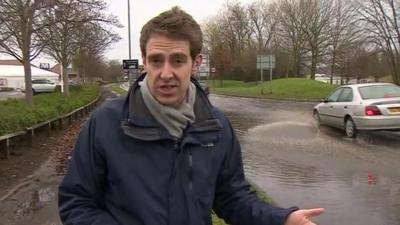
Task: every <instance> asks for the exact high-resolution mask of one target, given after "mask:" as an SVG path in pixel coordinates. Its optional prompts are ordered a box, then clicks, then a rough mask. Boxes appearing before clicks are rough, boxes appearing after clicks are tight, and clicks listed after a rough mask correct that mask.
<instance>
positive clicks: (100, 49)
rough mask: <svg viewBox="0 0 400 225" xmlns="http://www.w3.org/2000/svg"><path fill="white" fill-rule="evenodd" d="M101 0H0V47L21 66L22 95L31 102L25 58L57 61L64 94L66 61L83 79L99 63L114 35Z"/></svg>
mask: <svg viewBox="0 0 400 225" xmlns="http://www.w3.org/2000/svg"><path fill="white" fill-rule="evenodd" d="M106 11H107V4H106V2H105V1H104V0H0V30H1V32H0V53H3V54H8V55H11V56H13V57H15V58H16V59H18V60H19V61H20V62H21V63H22V64H23V65H24V70H25V88H26V90H25V91H26V101H27V103H28V104H29V105H32V104H33V102H32V83H31V79H32V74H31V68H30V64H31V61H32V60H33V59H35V58H36V57H37V56H39V55H46V56H50V57H51V58H52V59H54V60H55V61H57V62H58V63H59V64H60V65H62V77H63V83H64V94H65V96H69V86H68V77H67V76H66V73H67V68H68V66H70V65H71V64H72V65H73V67H74V68H75V70H76V71H78V76H79V77H80V78H81V79H82V80H86V79H87V78H88V77H90V76H95V74H97V73H98V72H99V71H100V69H101V67H99V65H101V64H103V65H104V59H103V54H104V52H105V50H106V49H107V48H108V47H109V46H110V45H111V44H112V43H114V42H116V41H118V40H120V37H119V36H118V34H116V33H115V32H114V31H113V29H112V28H113V27H120V26H121V25H120V24H119V22H118V20H117V18H116V17H115V16H114V15H111V14H109V13H107V12H106Z"/></svg>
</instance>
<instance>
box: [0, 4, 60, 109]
mask: <svg viewBox="0 0 400 225" xmlns="http://www.w3.org/2000/svg"><path fill="white" fill-rule="evenodd" d="M53 5H54V1H51V0H47V1H46V0H0V12H1V13H0V30H1V32H0V40H1V42H0V53H5V54H8V55H11V56H13V57H15V58H16V59H17V60H19V61H20V62H21V63H22V64H23V66H24V72H25V95H26V102H27V104H28V105H32V104H33V97H32V96H33V92H32V72H31V64H30V62H31V61H32V60H33V59H35V58H36V57H37V56H38V55H39V54H40V53H41V52H42V51H43V49H44V45H43V42H41V41H40V31H41V30H42V29H43V28H44V27H46V26H48V25H49V23H48V21H46V20H44V19H43V17H42V15H43V14H44V12H46V11H47V10H49V9H50V8H51V7H53Z"/></svg>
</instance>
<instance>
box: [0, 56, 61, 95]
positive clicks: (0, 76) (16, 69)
mask: <svg viewBox="0 0 400 225" xmlns="http://www.w3.org/2000/svg"><path fill="white" fill-rule="evenodd" d="M31 71H32V80H34V79H48V80H51V81H54V82H55V83H59V81H60V79H59V75H58V74H56V73H53V72H50V71H47V70H43V69H40V68H38V67H36V66H33V65H31ZM0 87H9V88H14V89H24V88H25V71H24V66H23V65H22V63H21V62H19V61H18V60H0Z"/></svg>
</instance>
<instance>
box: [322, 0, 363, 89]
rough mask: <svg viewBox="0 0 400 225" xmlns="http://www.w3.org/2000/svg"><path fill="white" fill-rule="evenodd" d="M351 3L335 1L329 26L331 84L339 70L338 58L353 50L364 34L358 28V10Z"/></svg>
mask: <svg viewBox="0 0 400 225" xmlns="http://www.w3.org/2000/svg"><path fill="white" fill-rule="evenodd" d="M351 3H352V2H351V1H347V0H334V2H333V16H332V19H331V22H330V24H329V48H328V51H329V60H330V68H331V69H330V70H331V71H330V83H331V84H332V83H333V76H334V75H335V70H336V68H337V58H338V57H343V54H346V49H348V48H351V46H352V45H353V44H354V43H357V42H358V40H359V39H360V38H361V35H362V32H361V30H360V29H358V27H357V21H358V19H359V18H358V16H357V14H356V8H355V7H354V5H353V4H351Z"/></svg>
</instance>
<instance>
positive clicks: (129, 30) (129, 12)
mask: <svg viewBox="0 0 400 225" xmlns="http://www.w3.org/2000/svg"><path fill="white" fill-rule="evenodd" d="M128 41H129V44H128V46H129V49H128V51H129V59H132V56H131V7H130V0H128Z"/></svg>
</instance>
